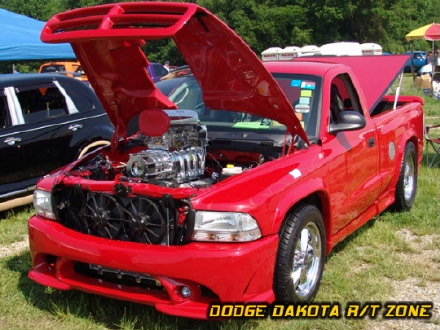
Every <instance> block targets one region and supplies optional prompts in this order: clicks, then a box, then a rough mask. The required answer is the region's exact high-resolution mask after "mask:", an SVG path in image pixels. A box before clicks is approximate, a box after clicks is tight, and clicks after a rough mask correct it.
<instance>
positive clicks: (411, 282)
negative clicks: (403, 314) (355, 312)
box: [366, 229, 440, 330]
mask: <svg viewBox="0 0 440 330" xmlns="http://www.w3.org/2000/svg"><path fill="white" fill-rule="evenodd" d="M398 235H399V236H400V237H402V238H403V239H404V240H405V242H408V244H409V245H410V247H411V248H412V249H414V251H417V252H416V253H407V254H405V255H404V256H403V257H404V258H405V260H406V262H408V263H413V264H414V265H417V266H420V265H423V264H425V266H426V271H427V272H434V273H435V274H438V273H439V272H440V265H439V264H438V262H435V261H433V260H439V258H440V250H439V249H438V248H435V246H436V245H435V244H434V243H435V242H438V241H439V240H440V235H425V236H417V235H414V234H413V233H412V232H411V231H409V230H407V229H404V230H401V231H399V232H398ZM424 268H425V267H424ZM432 277H433V276H431V278H432ZM392 285H393V287H394V290H393V291H394V294H393V295H392V296H391V297H389V299H388V301H390V302H399V303H400V302H432V303H433V304H434V308H433V310H432V314H433V316H432V318H431V319H429V320H424V319H386V320H385V319H381V318H378V319H376V320H370V321H369V323H368V326H367V327H366V328H367V329H372V330H389V329H391V330H394V329H396V330H407V329H408V330H419V329H420V330H422V329H423V330H425V329H426V330H430V329H433V330H434V329H436V330H438V329H440V281H438V280H435V281H432V280H426V279H420V278H414V277H410V278H407V279H405V280H403V281H393V282H392Z"/></svg>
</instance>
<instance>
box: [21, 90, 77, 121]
mask: <svg viewBox="0 0 440 330" xmlns="http://www.w3.org/2000/svg"><path fill="white" fill-rule="evenodd" d="M16 95H17V99H18V101H19V102H20V106H21V110H22V111H23V118H24V122H25V123H26V124H33V123H38V122H42V121H46V120H48V119H52V118H58V117H63V116H65V115H67V114H68V113H69V111H68V108H67V104H66V99H65V97H64V96H63V94H62V93H61V92H60V90H59V89H58V88H57V87H56V86H55V85H54V84H46V85H39V86H32V87H21V88H18V89H17V90H16Z"/></svg>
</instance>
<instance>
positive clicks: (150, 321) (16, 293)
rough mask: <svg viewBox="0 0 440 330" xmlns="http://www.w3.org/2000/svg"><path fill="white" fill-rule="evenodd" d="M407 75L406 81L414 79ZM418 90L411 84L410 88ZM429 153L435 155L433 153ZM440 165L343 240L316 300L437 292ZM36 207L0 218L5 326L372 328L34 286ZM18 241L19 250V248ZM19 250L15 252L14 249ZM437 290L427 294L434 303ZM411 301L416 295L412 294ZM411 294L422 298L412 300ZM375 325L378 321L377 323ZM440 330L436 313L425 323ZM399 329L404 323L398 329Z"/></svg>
mask: <svg viewBox="0 0 440 330" xmlns="http://www.w3.org/2000/svg"><path fill="white" fill-rule="evenodd" d="M409 79H410V78H409V77H406V78H405V80H409ZM410 93H419V94H420V91H417V90H412V89H411V88H408V89H407V90H405V94H410ZM426 112H427V114H428V116H429V120H430V121H432V122H434V121H437V122H438V123H440V108H439V101H435V100H431V99H429V100H427V102H426ZM431 156H432V155H431ZM439 195H440V169H439V167H438V165H437V166H435V167H429V166H426V164H424V165H423V166H422V168H421V171H420V173H419V186H418V195H417V199H416V202H415V205H414V207H413V209H412V210H411V211H410V212H403V213H392V212H385V213H383V214H382V215H380V216H379V217H377V218H376V219H374V220H372V221H370V222H369V223H368V224H367V225H366V226H364V227H363V228H361V229H360V230H358V231H357V232H356V233H354V234H353V235H351V236H350V237H349V238H348V239H346V240H345V241H344V242H342V243H341V244H339V245H338V246H337V248H336V249H335V251H334V252H332V253H331V255H330V256H329V257H328V261H327V264H326V266H325V271H324V278H323V282H322V285H321V289H320V291H319V294H318V296H317V297H316V299H315V300H316V301H317V302H320V301H322V302H339V303H341V305H342V306H344V305H346V303H347V302H353V301H359V302H361V303H363V302H367V301H369V302H371V301H380V302H385V301H388V300H390V299H392V297H396V296H397V297H398V294H399V290H400V289H401V288H402V287H401V285H403V283H407V281H409V280H414V281H415V286H417V287H420V288H424V287H426V288H428V287H432V286H433V285H434V286H436V290H434V291H435V292H438V290H439V281H440V278H439V277H440V271H439V264H440V260H439V254H438V251H439V250H440V239H439V210H440V196H439ZM30 214H32V209H31V208H24V209H19V210H14V211H13V212H9V213H7V214H4V215H3V217H4V219H2V220H1V221H0V252H2V251H4V250H5V249H6V250H7V249H10V248H11V246H12V247H14V248H15V247H16V249H15V250H14V249H12V250H13V251H12V252H10V253H3V252H2V253H3V254H2V257H1V258H0V297H1V299H0V329H274V330H275V329H295V330H301V329H304V330H305V329H329V330H330V329H371V328H372V325H371V323H370V320H369V319H368V318H366V319H361V320H350V319H346V318H340V319H334V320H329V319H307V320H304V319H277V320H274V319H270V318H268V319H263V320H257V319H246V320H230V321H224V322H216V321H197V320H190V319H184V318H178V317H171V316H167V315H163V314H160V313H158V312H156V311H155V310H154V309H153V308H151V307H148V306H143V305H139V304H133V303H128V302H122V301H117V300H113V299H108V298H103V297H99V296H95V295H90V294H86V293H82V292H75V291H72V292H63V291H58V290H54V289H50V288H45V287H42V286H40V285H37V284H36V283H34V282H33V281H31V280H30V279H29V278H28V277H27V272H28V271H29V269H30V267H31V262H30V255H29V252H28V250H27V249H25V248H23V244H26V243H25V237H26V231H27V228H26V221H27V219H28V218H29V216H30ZM20 246H21V248H20ZM14 251H15V252H14ZM434 299H435V297H434V296H430V295H426V296H423V300H425V301H433V300H434ZM410 300H411V299H410ZM413 300H419V299H417V298H414V299H413ZM377 323H378V324H379V323H380V322H377ZM426 325H427V326H436V328H439V324H438V319H433V320H431V321H429V322H428V323H426ZM399 329H405V327H404V326H403V327H400V328H399Z"/></svg>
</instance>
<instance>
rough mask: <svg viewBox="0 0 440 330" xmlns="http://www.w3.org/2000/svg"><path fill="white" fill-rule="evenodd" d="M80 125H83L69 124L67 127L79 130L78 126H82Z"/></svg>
mask: <svg viewBox="0 0 440 330" xmlns="http://www.w3.org/2000/svg"><path fill="white" fill-rule="evenodd" d="M82 127H83V125H81V124H72V125H70V126H69V129H70V130H71V131H76V130H79V129H80V128H82Z"/></svg>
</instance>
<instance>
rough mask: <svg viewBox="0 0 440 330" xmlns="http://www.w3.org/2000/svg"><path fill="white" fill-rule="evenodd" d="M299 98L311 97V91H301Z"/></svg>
mask: <svg viewBox="0 0 440 330" xmlns="http://www.w3.org/2000/svg"><path fill="white" fill-rule="evenodd" d="M301 97H312V90H311V89H301Z"/></svg>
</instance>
